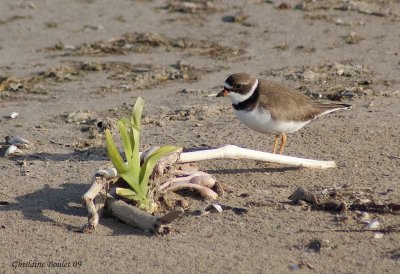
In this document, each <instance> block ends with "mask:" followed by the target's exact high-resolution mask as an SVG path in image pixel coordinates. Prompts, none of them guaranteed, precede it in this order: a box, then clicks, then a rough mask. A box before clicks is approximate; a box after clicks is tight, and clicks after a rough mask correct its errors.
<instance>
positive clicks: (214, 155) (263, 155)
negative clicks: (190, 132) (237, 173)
mask: <svg viewBox="0 0 400 274" xmlns="http://www.w3.org/2000/svg"><path fill="white" fill-rule="evenodd" d="M218 158H219V159H221V158H229V159H250V160H257V161H266V162H272V163H278V164H285V165H291V166H299V167H309V168H321V169H326V168H332V167H336V164H335V162H334V161H318V160H311V159H303V158H297V157H291V156H285V155H279V154H273V153H268V152H262V151H257V150H251V149H247V148H241V147H237V146H234V145H226V146H223V147H221V148H216V149H207V150H201V151H193V152H183V153H181V155H180V158H179V160H178V163H188V162H196V161H203V160H210V159H218Z"/></svg>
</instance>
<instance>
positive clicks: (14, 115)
mask: <svg viewBox="0 0 400 274" xmlns="http://www.w3.org/2000/svg"><path fill="white" fill-rule="evenodd" d="M18 115H19V113H18V112H15V111H14V112H12V113H11V114H10V118H11V119H15V118H17V117H18Z"/></svg>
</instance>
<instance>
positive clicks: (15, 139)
mask: <svg viewBox="0 0 400 274" xmlns="http://www.w3.org/2000/svg"><path fill="white" fill-rule="evenodd" d="M5 139H6V143H7V144H9V145H14V146H16V147H19V148H27V147H28V146H29V144H30V142H29V141H28V140H26V139H24V138H22V137H19V136H6V137H5Z"/></svg>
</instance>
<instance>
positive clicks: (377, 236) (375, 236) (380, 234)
mask: <svg viewBox="0 0 400 274" xmlns="http://www.w3.org/2000/svg"><path fill="white" fill-rule="evenodd" d="M374 238H375V239H382V238H383V233H380V232H378V233H375V234H374Z"/></svg>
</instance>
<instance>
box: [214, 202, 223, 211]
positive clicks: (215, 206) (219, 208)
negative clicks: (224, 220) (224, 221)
mask: <svg viewBox="0 0 400 274" xmlns="http://www.w3.org/2000/svg"><path fill="white" fill-rule="evenodd" d="M211 206H212V207H213V208H215V210H217V211H218V213H222V211H224V210H223V209H222V206H221V205H219V204H215V203H213V204H211Z"/></svg>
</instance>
